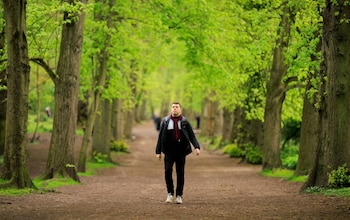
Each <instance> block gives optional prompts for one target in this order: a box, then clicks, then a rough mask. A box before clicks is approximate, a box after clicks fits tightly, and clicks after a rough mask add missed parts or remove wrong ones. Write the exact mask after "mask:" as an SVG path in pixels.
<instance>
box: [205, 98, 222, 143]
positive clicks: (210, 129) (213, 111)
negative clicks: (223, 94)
mask: <svg viewBox="0 0 350 220" xmlns="http://www.w3.org/2000/svg"><path fill="white" fill-rule="evenodd" d="M218 106H219V104H218V103H217V102H213V101H210V100H209V98H206V99H205V101H204V111H203V117H204V120H203V128H204V129H203V134H204V136H205V137H207V138H214V137H215V135H216V134H217V122H218V121H217V116H218V115H219V112H218Z"/></svg>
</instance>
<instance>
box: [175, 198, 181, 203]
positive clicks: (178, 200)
mask: <svg viewBox="0 0 350 220" xmlns="http://www.w3.org/2000/svg"><path fill="white" fill-rule="evenodd" d="M175 202H176V204H182V197H181V196H176V200H175Z"/></svg>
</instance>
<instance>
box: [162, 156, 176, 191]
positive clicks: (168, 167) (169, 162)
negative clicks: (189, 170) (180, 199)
mask: <svg viewBox="0 0 350 220" xmlns="http://www.w3.org/2000/svg"><path fill="white" fill-rule="evenodd" d="M174 162H175V160H174V157H172V156H170V155H169V154H165V156H164V170H165V183H166V188H167V191H168V193H170V194H171V195H174V182H173V165H174Z"/></svg>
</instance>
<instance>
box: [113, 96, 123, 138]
mask: <svg viewBox="0 0 350 220" xmlns="http://www.w3.org/2000/svg"><path fill="white" fill-rule="evenodd" d="M112 106H113V107H112V119H111V121H112V125H111V129H112V131H111V135H112V139H113V140H122V139H123V133H124V129H123V113H122V101H121V100H120V99H114V100H113V104H112Z"/></svg>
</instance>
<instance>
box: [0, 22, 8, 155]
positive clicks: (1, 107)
mask: <svg viewBox="0 0 350 220" xmlns="http://www.w3.org/2000/svg"><path fill="white" fill-rule="evenodd" d="M0 31H1V32H0V60H2V58H3V56H4V53H3V52H2V51H4V49H5V26H3V27H2V29H1V30H0ZM5 76H6V69H5V70H0V88H2V87H3V86H6V78H5ZM6 97H7V91H6V90H5V89H0V155H3V154H4V148H5V133H6Z"/></svg>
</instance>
